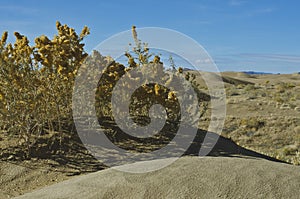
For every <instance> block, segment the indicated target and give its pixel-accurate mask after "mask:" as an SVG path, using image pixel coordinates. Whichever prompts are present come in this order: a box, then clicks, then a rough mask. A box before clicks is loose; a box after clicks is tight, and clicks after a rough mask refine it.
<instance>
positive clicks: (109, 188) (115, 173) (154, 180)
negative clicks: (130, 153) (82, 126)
mask: <svg viewBox="0 0 300 199" xmlns="http://www.w3.org/2000/svg"><path fill="white" fill-rule="evenodd" d="M166 161H169V160H168V159H161V160H155V161H148V162H144V163H143V164H131V165H127V166H125V167H127V168H131V169H133V170H134V169H141V167H142V168H143V167H148V166H151V165H152V166H153V165H158V164H164V163H165V162H166ZM299 195H300V167H299V166H293V165H289V164H285V163H278V162H273V161H268V160H265V159H259V158H253V157H240V158H238V157H204V158H202V157H183V158H180V159H178V160H177V161H175V162H174V163H173V164H171V165H169V166H168V167H165V168H163V169H160V170H157V171H153V172H148V173H141V174H136V173H135V174H134V173H126V172H122V171H119V170H116V169H112V168H110V169H106V170H103V171H99V172H95V173H92V174H87V175H82V176H78V177H74V178H72V179H70V180H67V181H63V182H61V183H58V184H54V185H51V186H48V187H44V188H42V189H40V190H36V191H34V192H32V193H27V194H25V195H23V196H20V197H17V198H19V199H35V198H36V199H37V198H47V199H54V198H55V199H57V198H74V199H76V198H78V199H79V198H80V199H81V198H295V199H296V198H299Z"/></svg>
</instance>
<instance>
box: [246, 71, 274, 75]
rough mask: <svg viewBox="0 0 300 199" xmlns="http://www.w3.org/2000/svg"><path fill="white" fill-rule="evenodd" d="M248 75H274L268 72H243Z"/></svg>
mask: <svg viewBox="0 0 300 199" xmlns="http://www.w3.org/2000/svg"><path fill="white" fill-rule="evenodd" d="M242 72H243V73H246V74H248V75H271V74H273V73H266V72H257V71H242Z"/></svg>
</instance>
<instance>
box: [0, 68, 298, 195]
mask: <svg viewBox="0 0 300 199" xmlns="http://www.w3.org/2000/svg"><path fill="white" fill-rule="evenodd" d="M193 73H196V74H197V72H193ZM222 75H223V80H224V82H225V83H224V84H225V89H226V105H227V107H226V109H227V112H226V119H225V126H224V128H223V131H222V136H223V137H224V139H225V138H228V139H229V140H230V139H231V140H232V141H233V142H235V143H236V144H237V146H240V147H243V148H245V149H249V150H252V151H256V152H258V153H261V154H265V155H267V156H271V157H273V158H276V159H279V160H282V161H285V162H288V163H291V164H294V165H299V164H300V74H287V75H284V74H282V75H279V74H278V75H277V74H276V75H275V74H274V75H247V74H244V73H236V72H224V73H222ZM198 81H199V83H200V84H201V85H202V87H203V88H202V89H203V91H205V92H206V91H207V90H206V87H205V86H204V85H205V84H204V83H203V81H202V80H201V78H200V77H199V79H198ZM210 119H211V118H210V114H209V111H208V112H207V114H206V115H205V116H204V117H203V118H202V121H203V123H202V124H203V129H204V130H205V129H206V127H207V124H208V123H209V121H210ZM212 119H213V118H212ZM200 128H201V126H200ZM58 134H59V133H57V132H47V133H46V135H44V136H43V137H42V138H41V139H39V141H38V142H37V143H36V144H35V145H34V146H33V148H32V149H31V154H32V155H31V157H26V150H27V149H26V148H24V147H20V143H19V138H18V135H8V134H7V133H6V132H1V133H0V149H1V151H0V160H1V161H0V176H1V178H0V199H2V198H3V199H4V198H11V197H14V196H18V195H22V194H24V193H27V192H31V191H32V190H35V189H39V188H42V187H45V186H48V185H51V184H55V183H58V182H61V181H64V180H66V179H70V178H72V177H73V176H77V175H85V174H88V173H91V172H95V171H99V170H102V169H105V168H106V167H105V166H104V165H103V164H101V163H100V162H99V161H98V160H96V159H95V158H93V156H92V155H91V154H90V153H89V152H88V151H87V150H86V149H85V148H84V146H83V145H82V144H81V142H80V140H79V139H78V137H77V136H74V135H69V134H62V136H57V135H58ZM57 137H60V139H57ZM62 143H63V144H62Z"/></svg>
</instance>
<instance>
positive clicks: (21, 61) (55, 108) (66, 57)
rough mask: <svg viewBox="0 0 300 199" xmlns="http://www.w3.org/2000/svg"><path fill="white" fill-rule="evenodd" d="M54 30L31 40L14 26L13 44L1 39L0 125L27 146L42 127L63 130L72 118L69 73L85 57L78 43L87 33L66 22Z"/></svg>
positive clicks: (72, 72)
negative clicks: (31, 43) (32, 43)
mask: <svg viewBox="0 0 300 199" xmlns="http://www.w3.org/2000/svg"><path fill="white" fill-rule="evenodd" d="M57 30H58V35H56V36H54V38H53V39H52V40H50V39H48V38H47V37H46V36H40V37H38V38H36V39H35V45H33V46H30V45H29V41H28V39H27V37H26V36H24V35H21V34H20V33H18V32H15V37H16V41H15V43H14V45H12V44H10V43H8V44H7V43H6V41H7V36H8V33H7V32H4V33H3V35H2V40H1V44H0V63H1V68H0V93H1V102H0V105H1V107H0V117H1V124H0V126H1V128H2V129H5V130H6V131H7V132H8V133H10V134H17V135H19V138H20V141H21V143H24V144H25V145H26V147H27V149H28V150H27V152H28V155H30V147H31V146H32V144H33V143H34V142H35V139H36V137H37V136H39V135H40V134H41V133H42V130H43V129H44V128H48V129H50V130H58V131H60V132H62V129H63V125H69V124H70V121H71V119H72V118H71V95H72V86H73V81H74V76H75V75H76V70H77V68H78V67H79V66H80V63H81V62H82V60H83V59H84V58H85V57H86V53H85V52H84V50H83V46H84V44H82V43H81V42H82V40H83V38H84V37H85V36H86V35H87V34H88V33H89V30H88V28H87V27H85V28H84V29H83V30H82V32H81V34H80V36H78V35H77V34H76V32H75V31H74V29H72V28H69V27H68V26H67V25H64V26H62V25H61V24H60V23H59V22H57Z"/></svg>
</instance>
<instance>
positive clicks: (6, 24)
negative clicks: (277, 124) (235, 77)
mask: <svg viewBox="0 0 300 199" xmlns="http://www.w3.org/2000/svg"><path fill="white" fill-rule="evenodd" d="M299 8H300V1H297V0H290V1H288V0H285V1H284V0H277V1H276V0H273V1H271V0H191V1H182V0H180V1H179V0H173V1H163V0H160V1H156V0H151V1H133V0H126V1H114V0H109V1H87V0H86V1H74V0H73V1H56V0H51V1H33V0H27V1H13V0H12V1H2V2H1V5H0V31H1V32H3V31H9V33H10V38H9V39H10V41H14V38H13V32H14V31H19V32H20V33H22V34H24V35H26V36H28V37H29V39H30V40H32V41H33V38H34V37H37V36H39V35H41V34H45V35H47V36H49V37H52V36H53V35H54V34H55V33H56V29H55V22H56V21H57V20H59V21H60V22H61V23H62V24H68V25H70V26H71V27H74V28H75V29H76V30H77V31H78V32H80V31H81V28H82V27H83V26H84V25H87V26H88V27H89V28H90V29H91V34H90V35H89V36H88V37H87V38H86V40H85V43H86V50H87V51H90V50H91V49H92V48H94V47H95V45H97V44H98V43H99V42H101V41H103V40H104V39H107V38H108V37H110V36H112V35H114V34H116V33H118V32H121V31H124V30H128V29H130V28H131V26H132V25H136V26H137V27H149V26H151V27H163V28H170V29H174V30H176V31H179V32H182V33H184V34H186V35H188V36H190V37H192V38H193V39H195V40H196V41H197V42H199V43H200V44H201V45H202V46H203V47H204V48H205V49H206V50H207V51H208V53H209V54H210V55H211V56H212V58H213V59H214V60H215V62H216V64H217V66H218V68H219V69H220V70H221V71H244V70H255V71H264V72H273V73H293V72H296V71H300V12H299Z"/></svg>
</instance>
